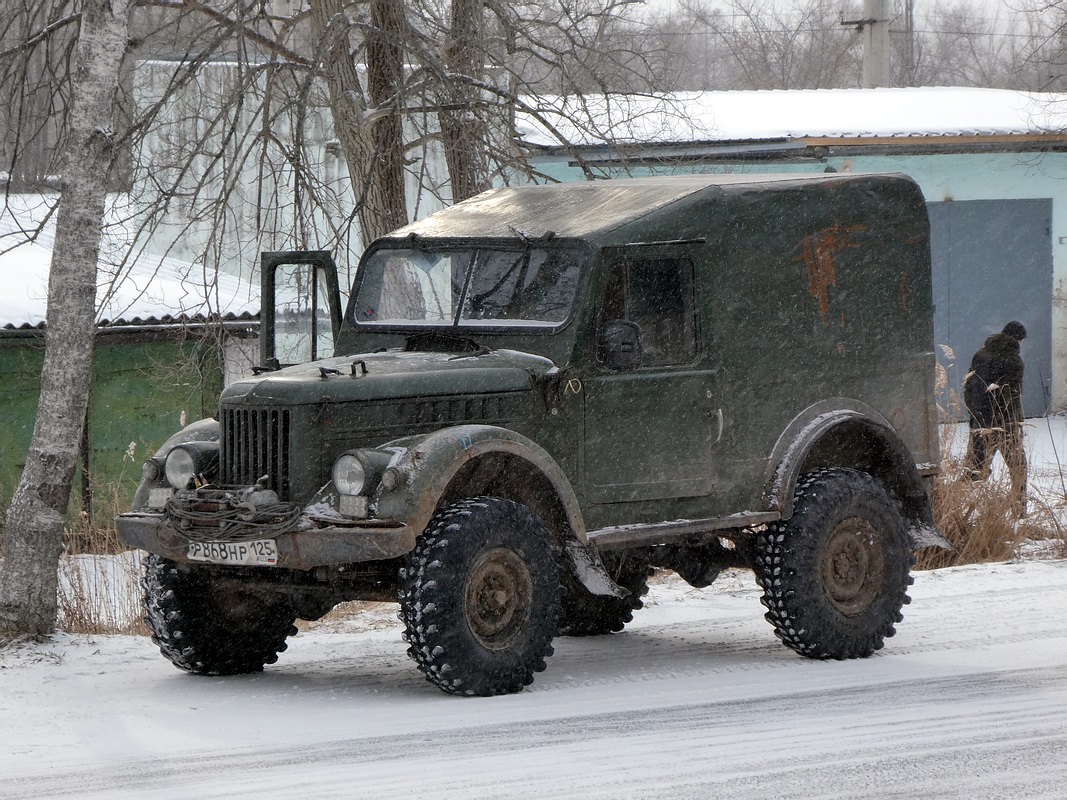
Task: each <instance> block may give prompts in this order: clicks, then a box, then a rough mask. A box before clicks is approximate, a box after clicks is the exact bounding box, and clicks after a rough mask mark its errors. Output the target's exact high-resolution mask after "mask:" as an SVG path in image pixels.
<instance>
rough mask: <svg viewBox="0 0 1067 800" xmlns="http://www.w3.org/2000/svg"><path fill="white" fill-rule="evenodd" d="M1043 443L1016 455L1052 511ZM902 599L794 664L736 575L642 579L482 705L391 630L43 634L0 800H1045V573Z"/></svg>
mask: <svg viewBox="0 0 1067 800" xmlns="http://www.w3.org/2000/svg"><path fill="white" fill-rule="evenodd" d="M1065 434H1067V422H1065V420H1064V419H1063V418H1056V419H1053V420H1052V421H1051V422H1050V423H1046V422H1045V421H1044V420H1035V421H1032V422H1031V423H1030V424H1029V427H1028V431H1027V436H1028V445H1029V447H1030V452H1031V461H1032V464H1033V466H1032V473H1033V475H1034V478H1035V489H1036V490H1039V491H1040V492H1041V493H1042V496H1043V498H1044V499H1045V501H1046V502H1059V504H1060V506H1062V505H1063V504H1062V497H1063V494H1062V490H1060V491H1059V493H1058V495H1057V486H1059V485H1060V478H1059V467H1058V462H1059V458H1060V457H1063V454H1065V453H1067V442H1065ZM911 596H912V598H913V603H912V604H911V605H909V606H907V607H906V609H905V619H904V622H903V623H902V624H901V625H900V626H899V632H898V634H897V636H896V637H894V638H892V639H889V640H888V641H887V643H886V647H885V649H884V650H882V651H880V652H879V653H877V654H876V655H875V656H873V657H872V658H869V659H864V660H860V661H848V662H814V661H809V660H806V659H803V658H800V657H799V656H796V655H795V654H793V653H792V652H791V651H789V650H786V649H785V648H783V647H781V646H780V645H779V644H778V642H777V640H776V639H775V637H774V636H773V633H772V629H771V626H770V625H768V624H767V623H766V622H765V621H764V620H763V618H762V612H763V609H762V607H761V606H760V603H759V591H758V589H757V588H756V586H755V583H754V581H753V579H752V577H751V575H750V574H748V573H743V572H730V573H727V574H726V575H725V576H724V577H723V578H721V579H720V580H719V581H718V582H717V583H716V584H715V585H714V586H713V587H711V588H710V589H705V590H695V589H691V588H689V587H688V586H687V585H686V584H684V583H682V582H680V581H678V580H677V579H661V580H659V581H657V582H656V583H655V585H654V586H653V589H652V592H651V594H650V597H649V602H648V605H647V607H646V608H645V609H644V610H642V611H640V612H638V614H637V615H636V618H635V621H634V622H633V623H632V624H631V625H630V626H628V627H627V629H626V631H625V632H623V633H621V634H616V635H612V636H606V637H598V638H589V639H567V638H560V639H557V640H556V654H555V656H554V657H552V658H551V659H549V668H548V670H547V672H545V673H542V674H540V675H538V677H537V680H536V681H535V683H534V684H533V686H531V687H529V688H528V689H527V690H526V691H524V692H522V693H521V694H518V695H511V696H506V697H496V698H484V699H483V698H473V699H468V698H456V697H451V696H447V695H444V694H442V693H441V692H440V691H438V690H437V689H435V688H434V687H432V686H431V685H430V684H428V683H426V682H425V681H424V680H423V679H422V677H421V676H420V675H419V673H418V672H417V671H416V669H415V666H414V664H413V663H412V662H411V661H410V660H409V659H408V658H407V656H406V652H405V651H406V645H405V644H404V643H403V641H402V640H401V637H400V632H401V629H400V623H399V622H398V621H397V620H396V618H395V616H394V610H393V607H392V606H390V605H381V606H376V607H372V608H371V609H370V610H368V611H367V612H366V613H365V614H364V615H362V616H361V617H359V618H357V619H354V620H342V621H340V622H337V623H335V624H333V625H332V626H315V627H309V628H306V629H305V630H304V631H302V632H301V633H300V634H299V635H297V636H295V637H293V639H292V640H291V641H290V646H289V650H288V651H287V652H285V653H283V654H282V657H281V660H280V661H279V662H278V663H277V664H276V665H272V666H269V667H267V669H266V671H265V672H263V673H262V674H257V675H249V676H241V677H232V678H201V677H193V676H189V675H185V674H183V673H181V672H179V671H178V670H176V669H174V668H173V667H172V666H171V665H170V664H169V662H167V661H166V660H164V659H163V658H162V656H160V654H159V653H158V651H157V650H156V648H155V647H154V645H153V644H152V643H151V642H150V641H149V640H148V639H147V638H143V637H133V636H93V637H86V636H71V635H61V636H57V637H55V638H54V639H53V640H52V641H50V642H48V643H44V644H31V645H26V646H23V647H19V648H14V649H9V650H6V651H3V650H0V720H3V722H2V724H0V797H2V798H20V799H21V798H56V797H71V798H138V800H140V799H141V798H215V797H218V798H244V797H248V798H251V797H256V798H262V797H274V798H321V797H344V798H347V797H353V798H363V797H366V798H392V797H405V796H429V797H433V798H435V800H436V799H437V798H464V799H466V798H520V797H521V798H529V797H540V798H617V797H620V796H626V797H655V798H715V797H724V798H731V800H735V799H736V800H740V799H741V798H750V797H751V798H757V797H758V798H855V797H879V798H887V797H888V798H893V797H899V798H914V797H939V798H940V797H958V798H975V797H982V798H1024V797H1034V798H1037V797H1042V798H1058V797H1064V796H1067V788H1065V787H1067V562H1065V561H1057V560H1032V561H1020V562H1013V563H1007V564H993V565H981V566H971V567H958V568H953V569H946V570H937V571H932V572H921V573H918V574H917V576H916V583H915V586H914V587H913V588H912V591H911Z"/></svg>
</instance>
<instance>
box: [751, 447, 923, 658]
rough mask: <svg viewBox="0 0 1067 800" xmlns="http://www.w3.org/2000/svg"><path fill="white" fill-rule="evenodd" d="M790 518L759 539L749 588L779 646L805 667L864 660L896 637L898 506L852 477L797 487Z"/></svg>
mask: <svg viewBox="0 0 1067 800" xmlns="http://www.w3.org/2000/svg"><path fill="white" fill-rule="evenodd" d="M793 508H794V511H793V516H792V517H791V518H790V519H789V520H788V521H786V522H778V523H775V524H773V525H770V526H768V528H767V529H766V530H765V531H762V532H761V533H760V534H759V535H758V536H757V538H756V559H755V565H756V580H757V581H758V583H759V585H760V586H761V587H762V588H763V598H762V602H763V605H764V606H766V608H767V613H766V614H765V616H766V618H767V620H768V621H769V622H770V623H771V624H772V625H774V628H775V634H776V635H777V636H778V637H779V638H780V639H781V640H782V642H783V644H785V645H786V646H787V647H789V648H791V649H793V650H795V651H796V652H798V653H800V654H801V655H804V656H808V657H809V658H835V659H844V658H862V657H865V656H869V655H870V654H871V653H873V652H874V651H875V650H879V649H881V647H882V645H883V643H884V640H885V639H886V638H887V637H890V636H893V634H894V633H896V629H895V627H894V624H895V623H897V622H900V621H901V619H903V617H902V616H901V613H900V610H901V608H902V607H903V606H904V605H905V604H906V603H908V602H910V600H909V598H908V595H907V588H908V586H909V585H910V584H911V582H912V579H911V576H910V574H909V571H910V568H911V551H910V549H909V547H908V536H907V530H906V523H905V521H904V517H903V515H902V514H901V511H900V506H899V504H898V503H897V501H896V500H895V499H894V498H893V497H892V495H890V494H889V492H888V490H887V489H886V488H885V486H883V485H882V483H881V482H879V481H877V480H875V479H874V478H873V477H871V476H870V475H868V474H867V473H864V472H858V471H856V470H852V469H839V468H834V469H822V470H818V471H816V472H812V473H810V474H808V475H805V476H804V477H803V478H802V479H801V481H800V484H799V486H798V487H797V492H796V499H795V501H794V506H793Z"/></svg>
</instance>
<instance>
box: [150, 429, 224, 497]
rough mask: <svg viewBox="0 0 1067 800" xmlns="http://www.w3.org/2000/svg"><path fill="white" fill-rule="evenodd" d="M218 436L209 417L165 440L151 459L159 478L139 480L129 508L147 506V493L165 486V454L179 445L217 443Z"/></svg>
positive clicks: (217, 430) (217, 431)
mask: <svg viewBox="0 0 1067 800" xmlns="http://www.w3.org/2000/svg"><path fill="white" fill-rule="evenodd" d="M220 436H221V434H220V433H219V421H218V420H217V419H211V418H210V417H209V418H207V419H200V420H197V421H196V422H190V423H189V424H188V425H186V426H185V427H184V428H182V429H181V430H180V431H178V432H177V433H175V434H174V435H173V436H171V437H170V438H169V439H167V441H165V442H164V443H163V444H162V446H160V448H159V449H158V450H156V452H155V453H153V454H152V457H151V460H152V461H155V462H156V463H157V464H158V465H159V466H160V471H159V478H157V479H156V480H149V479H147V478H141V481H140V483H138V484H137V491H135V492H134V494H133V502H132V503H131V504H130V507H131V508H132V509H133V510H134V511H136V510H138V509H141V508H144V507H145V506H147V505H148V492H149V491H150V490H152V489H155V488H160V487H165V486H167V481H166V479H165V478H163V472H162V466H163V462H164V461H166V460H167V454H168V453H169V452H170V451H171V450H173V449H174V448H175V447H177V446H178V445H180V444H187V443H188V442H217V441H219V437H220Z"/></svg>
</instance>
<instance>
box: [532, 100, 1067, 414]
mask: <svg viewBox="0 0 1067 800" xmlns="http://www.w3.org/2000/svg"><path fill="white" fill-rule="evenodd" d="M529 103H530V106H531V108H532V109H534V111H533V112H531V113H523V114H520V116H519V118H518V120H517V130H518V132H519V136H520V138H521V140H522V142H523V143H524V144H525V145H526V146H527V147H528V148H529V149H530V151H531V153H532V155H533V158H532V161H533V165H534V167H535V169H536V170H537V171H538V172H539V173H540V175H541V177H542V179H544V180H563V181H571V180H583V179H587V178H591V177H592V178H612V177H621V176H623V175H648V174H670V173H688V172H834V171H836V172H902V173H905V174H907V175H909V176H911V177H912V178H913V179H915V181H916V182H917V183H918V184H919V186H920V187H921V188H922V190H923V193H924V194H925V196H926V199H927V203H928V207H929V211H930V222H931V247H932V255H933V265H934V301H935V304H936V312H935V335H936V339H937V343H938V344H939V345H944V346H945V348H939V349H940V352H939V356H940V357H941V359H942V363H943V364H944V365H945V366H946V367H947V368H948V369H949V381H950V384H951V385H953V386H955V387H957V388H958V387H959V386H960V384H961V383H962V378H963V375H964V373H965V372H966V369H967V365H968V363H969V360H970V357H971V355H972V354H973V353H974V351H975V350H977V349H978V347H979V346H980V345H981V343H982V341H983V340H984V339H985V337H986V336H988V335H989V334H991V333H993V332H995V331H997V330H999V329H1000V328H1001V327H1002V326H1003V325H1004V324H1005V323H1006V322H1008V321H1009V320H1012V319H1018V320H1021V321H1022V322H1023V323H1024V324H1025V325H1026V327H1027V329H1028V331H1029V336H1028V337H1027V340H1026V342H1025V343H1024V345H1023V356H1024V359H1025V361H1026V365H1027V371H1026V381H1025V385H1024V403H1025V407H1026V412H1027V414H1030V415H1036V414H1042V413H1044V412H1045V411H1046V410H1048V409H1050V408H1051V409H1055V410H1060V409H1063V408H1067V289H1065V288H1064V287H1065V285H1067V96H1064V95H1059V94H1035V93H1026V92H1016V91H1008V90H998V89H970V88H954V87H921V88H895V89H822V90H775V91H736V92H690V93H673V94H665V95H662V96H658V97H640V98H632V97H631V98H618V97H612V96H584V97H581V98H574V97H541V98H532V99H530V100H529Z"/></svg>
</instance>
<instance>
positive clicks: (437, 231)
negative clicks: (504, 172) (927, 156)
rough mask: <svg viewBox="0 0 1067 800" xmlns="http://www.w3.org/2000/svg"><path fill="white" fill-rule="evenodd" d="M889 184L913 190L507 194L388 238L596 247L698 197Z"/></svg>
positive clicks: (760, 185) (691, 188) (639, 188)
mask: <svg viewBox="0 0 1067 800" xmlns="http://www.w3.org/2000/svg"><path fill="white" fill-rule="evenodd" d="M887 179H888V180H893V179H895V180H898V181H907V182H909V183H910V182H911V180H910V179H909V178H907V177H906V176H904V175H884V174H883V175H876V174H853V175H844V174H831V175H826V174H773V173H768V174H761V175H751V174H750V175H671V176H659V177H650V178H623V179H616V180H600V181H581V182H575V183H554V184H542V185H532V186H512V187H503V188H498V189H490V190H489V191H487V192H483V193H482V194H479V195H477V196H476V197H472V198H471V199H469V200H466V201H464V202H462V203H457V204H456V205H454V206H451V207H450V208H446V209H444V210H443V211H439V212H437V213H436V214H434V215H433V216H430V217H427V218H426V219H422V220H418V221H416V222H413V223H411V224H410V225H405V226H404V227H403V228H400V229H398V230H396V231H393V232H392V233H390V234H388V236H387V237H385V238H387V239H390V240H395V239H399V238H405V237H410V236H415V237H427V238H446V239H447V238H452V237H468V236H469V237H478V238H483V237H484V238H504V239H514V238H515V237H516V236H525V237H530V238H533V239H536V238H541V237H543V236H545V235H546V234H549V233H551V234H552V235H554V236H557V237H565V238H572V239H593V238H596V237H598V236H600V235H603V234H605V233H608V232H609V231H612V230H615V229H617V228H619V227H621V226H623V225H626V224H628V223H631V222H634V221H636V220H639V219H641V218H643V217H646V216H648V215H650V214H653V213H654V212H656V211H658V210H660V209H662V208H664V207H666V206H668V205H670V204H672V203H676V202H678V201H680V200H683V199H686V198H691V197H693V196H694V195H698V194H705V195H710V196H712V197H714V196H724V195H726V194H730V193H733V192H737V191H742V192H747V191H752V190H757V191H758V190H764V189H766V190H773V189H774V188H786V187H790V188H796V187H797V186H798V185H799V186H803V185H820V186H826V185H827V184H841V183H853V182H857V181H862V182H870V181H872V180H875V181H882V180H887Z"/></svg>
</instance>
